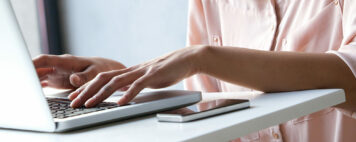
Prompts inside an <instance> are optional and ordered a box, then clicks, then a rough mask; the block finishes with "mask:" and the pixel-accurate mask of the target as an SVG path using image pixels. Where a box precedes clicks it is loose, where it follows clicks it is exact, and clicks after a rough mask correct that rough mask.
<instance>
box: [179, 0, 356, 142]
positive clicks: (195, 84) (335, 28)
mask: <svg viewBox="0 0 356 142" xmlns="http://www.w3.org/2000/svg"><path fill="white" fill-rule="evenodd" d="M355 37H356V0H191V1H190V7H189V20H188V36H187V45H188V46H189V45H197V44H204V45H215V46H234V47H244V48H251V49H259V50H268V51H297V52H319V53H324V52H327V53H329V54H336V55H337V56H338V57H340V58H341V59H342V60H343V61H344V62H345V63H346V64H347V65H348V66H349V68H350V70H351V71H352V72H353V73H354V75H355V77H356V38H355ZM185 87H186V89H189V90H200V91H204V92H227V91H253V90H251V89H248V88H244V87H241V86H237V85H235V84H230V83H227V82H224V81H221V80H218V79H215V78H213V77H211V76H208V75H204V74H198V75H194V76H192V77H190V78H188V79H186V80H185ZM352 95H356V94H352ZM355 103H356V102H355ZM236 141H303V142H304V141H311V142H314V141H318V142H321V141H322V142H331V141H335V142H336V141H337V142H338V141H342V142H346V141H356V112H352V111H351V110H346V109H342V108H337V107H331V108H327V109H324V110H322V111H319V112H316V113H313V114H310V115H307V116H304V117H301V118H297V119H294V120H290V121H288V122H285V123H282V124H280V125H277V126H272V127H270V128H266V129H264V130H260V131H258V132H255V133H252V134H250V135H247V136H245V137H241V138H238V139H236Z"/></svg>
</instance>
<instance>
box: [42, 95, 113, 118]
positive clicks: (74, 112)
mask: <svg viewBox="0 0 356 142" xmlns="http://www.w3.org/2000/svg"><path fill="white" fill-rule="evenodd" d="M47 102H48V105H49V107H50V109H51V113H52V116H53V118H57V119H63V118H68V117H73V116H78V115H82V114H87V113H91V112H97V111H102V110H107V109H111V108H115V107H118V106H119V105H117V104H116V103H109V102H103V103H100V104H98V105H97V106H96V107H93V108H85V107H80V108H71V107H70V103H71V101H70V100H68V99H61V98H47Z"/></svg>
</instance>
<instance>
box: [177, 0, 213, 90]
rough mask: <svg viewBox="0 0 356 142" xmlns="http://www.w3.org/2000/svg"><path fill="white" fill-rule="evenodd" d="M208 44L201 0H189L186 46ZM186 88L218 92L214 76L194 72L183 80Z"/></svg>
mask: <svg viewBox="0 0 356 142" xmlns="http://www.w3.org/2000/svg"><path fill="white" fill-rule="evenodd" d="M192 45H209V38H208V33H207V28H206V20H205V16H204V8H203V5H202V2H201V0H190V1H189V11H188V31H187V46H192ZM184 88H185V89H187V90H195V91H203V92H218V91H219V88H218V82H217V80H216V79H215V78H213V77H211V76H208V75H205V74H196V75H193V76H191V77H189V78H187V79H185V80H184Z"/></svg>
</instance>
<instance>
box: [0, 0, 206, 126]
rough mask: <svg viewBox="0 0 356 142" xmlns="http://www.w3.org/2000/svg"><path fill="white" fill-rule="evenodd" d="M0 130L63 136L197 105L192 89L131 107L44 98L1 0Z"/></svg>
mask: <svg viewBox="0 0 356 142" xmlns="http://www.w3.org/2000/svg"><path fill="white" fill-rule="evenodd" d="M0 19H1V20H0V89H1V95H0V96H1V100H0V113H1V117H0V127H1V128H9V129H21V130H31V131H43V132H63V131H68V130H73V129H77V128H82V127H87V126H90V125H95V124H100V123H104V122H109V121H114V120H118V119H125V118H128V117H133V116H138V115H143V114H147V113H153V112H157V111H161V110H167V109H169V108H176V107H181V106H186V105H189V104H193V103H195V102H198V101H200V100H201V93H200V92H194V91H159V92H148V93H141V94H140V95H139V96H138V97H136V98H135V99H134V100H133V101H132V102H131V103H130V104H129V105H125V106H117V105H116V103H110V102H105V103H101V104H99V105H98V106H97V107H95V108H77V109H72V108H70V107H69V103H70V102H69V100H67V99H63V98H46V97H45V95H44V94H43V91H42V87H41V85H40V82H39V79H38V77H37V74H36V71H35V68H34V66H33V63H32V60H31V57H30V55H29V53H28V51H27V48H26V45H25V42H24V40H23V38H22V35H21V32H20V30H19V26H18V23H17V20H16V18H15V15H14V12H13V9H12V7H11V4H10V2H9V0H0Z"/></svg>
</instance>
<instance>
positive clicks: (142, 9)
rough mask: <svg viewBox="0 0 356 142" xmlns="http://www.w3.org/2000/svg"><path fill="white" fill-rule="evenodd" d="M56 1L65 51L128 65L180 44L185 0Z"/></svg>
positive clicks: (185, 12) (183, 45) (184, 25)
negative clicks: (58, 2) (57, 2)
mask: <svg viewBox="0 0 356 142" xmlns="http://www.w3.org/2000/svg"><path fill="white" fill-rule="evenodd" d="M60 2H61V3H60V5H61V8H60V9H61V14H62V16H63V17H62V21H63V23H62V26H63V29H64V33H63V34H64V40H65V46H66V49H67V51H68V53H71V54H74V55H80V56H101V57H106V58H111V59H114V60H118V61H120V62H122V63H124V64H125V65H127V66H132V65H135V64H138V63H141V62H144V61H147V60H149V59H152V58H155V57H158V56H160V55H163V54H165V53H168V52H171V51H174V50H177V49H180V48H184V47H185V39H186V23H187V10H188V1H187V0H61V1H60ZM173 88H177V89H182V88H183V87H182V84H178V85H176V86H174V87H173Z"/></svg>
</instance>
